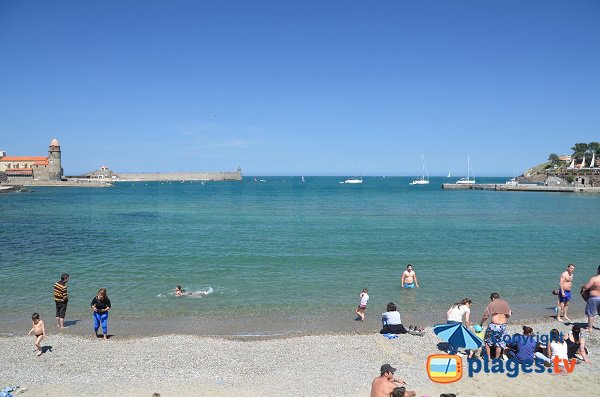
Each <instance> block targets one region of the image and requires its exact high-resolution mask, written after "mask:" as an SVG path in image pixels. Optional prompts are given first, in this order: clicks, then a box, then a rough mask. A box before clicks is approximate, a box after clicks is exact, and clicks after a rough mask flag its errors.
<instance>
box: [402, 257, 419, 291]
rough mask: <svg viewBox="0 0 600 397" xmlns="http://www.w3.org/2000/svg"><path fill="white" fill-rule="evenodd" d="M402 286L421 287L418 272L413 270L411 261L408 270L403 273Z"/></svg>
mask: <svg viewBox="0 0 600 397" xmlns="http://www.w3.org/2000/svg"><path fill="white" fill-rule="evenodd" d="M401 283H402V288H415V286H416V287H417V288H419V282H418V281H417V273H415V271H414V270H413V267H412V265H411V264H410V263H409V264H408V265H407V266H406V270H405V271H404V273H402V280H401Z"/></svg>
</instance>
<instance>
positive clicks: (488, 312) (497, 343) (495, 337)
mask: <svg viewBox="0 0 600 397" xmlns="http://www.w3.org/2000/svg"><path fill="white" fill-rule="evenodd" d="M490 299H491V300H492V301H491V302H490V304H489V305H488V306H487V307H486V309H485V311H484V312H483V317H482V318H481V322H480V323H479V325H481V326H482V327H483V324H484V323H485V322H486V321H487V319H488V318H490V317H491V319H490V325H489V326H488V327H487V329H486V331H485V341H484V342H485V352H486V353H487V356H488V357H491V356H490V351H491V347H492V346H494V347H495V348H496V352H495V357H494V358H499V357H500V354H501V353H502V349H504V348H505V347H506V341H505V339H504V336H505V335H508V334H507V332H506V323H507V322H508V318H509V317H510V316H511V314H512V311H511V310H510V306H509V305H508V303H507V302H506V301H504V300H502V299H500V295H499V294H498V293H497V292H494V293H492V294H491V295H490Z"/></svg>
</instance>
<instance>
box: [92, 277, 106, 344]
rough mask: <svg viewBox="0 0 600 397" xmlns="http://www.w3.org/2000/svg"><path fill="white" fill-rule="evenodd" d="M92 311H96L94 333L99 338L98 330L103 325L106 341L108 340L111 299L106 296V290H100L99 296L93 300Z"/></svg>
mask: <svg viewBox="0 0 600 397" xmlns="http://www.w3.org/2000/svg"><path fill="white" fill-rule="evenodd" d="M91 306H92V310H93V311H94V333H95V334H96V338H97V337H98V328H99V327H100V325H102V334H104V339H108V335H107V333H108V311H109V310H110V299H108V296H107V295H106V289H105V288H100V289H99V290H98V295H97V296H96V297H95V298H94V299H92V304H91Z"/></svg>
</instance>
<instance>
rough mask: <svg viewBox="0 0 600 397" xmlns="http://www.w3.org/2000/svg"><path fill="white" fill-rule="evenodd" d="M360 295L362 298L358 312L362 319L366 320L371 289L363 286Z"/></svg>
mask: <svg viewBox="0 0 600 397" xmlns="http://www.w3.org/2000/svg"><path fill="white" fill-rule="evenodd" d="M358 297H359V298H360V303H359V305H358V307H357V308H356V314H358V315H359V316H360V321H365V309H366V308H367V303H368V302H369V290H368V289H367V288H363V290H362V292H361V293H360V294H359V295H358Z"/></svg>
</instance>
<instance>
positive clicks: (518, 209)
mask: <svg viewBox="0 0 600 397" xmlns="http://www.w3.org/2000/svg"><path fill="white" fill-rule="evenodd" d="M260 179H265V180H266V182H254V179H253V178H252V177H246V178H245V179H244V181H243V182H209V183H206V184H204V185H202V184H200V183H198V182H185V183H181V182H172V183H166V182H164V183H161V182H151V183H143V182H135V183H118V184H117V185H116V186H115V187H113V188H107V189H94V188H33V191H32V192H29V193H13V194H2V195H0V243H1V247H0V285H1V288H0V302H2V305H1V308H0V319H1V320H5V321H8V320H15V319H21V318H23V319H25V320H26V321H29V320H28V319H29V318H30V316H31V313H32V312H34V311H38V312H40V313H43V314H44V315H45V316H46V317H47V318H49V319H50V318H53V317H54V304H53V300H52V285H53V283H54V282H55V281H56V280H57V279H58V278H59V276H60V274H61V273H63V272H68V273H70V275H71V280H70V282H69V294H70V302H69V309H68V312H67V319H69V318H75V319H82V321H83V320H85V321H88V317H89V316H88V314H89V304H90V301H91V300H92V298H93V297H94V296H95V293H96V292H97V290H98V288H100V287H105V288H107V290H108V295H109V297H110V299H111V301H112V304H113V310H112V311H111V318H113V319H115V318H116V319H125V320H130V321H137V320H142V319H144V320H148V319H157V320H161V319H162V320H168V321H178V322H179V323H186V322H187V321H191V322H194V321H196V323H198V322H200V319H201V322H203V323H204V324H210V327H209V328H210V329H202V330H201V331H199V332H203V333H213V332H216V331H215V329H223V328H228V330H227V331H226V332H224V333H233V334H236V333H242V334H243V333H244V332H246V331H247V332H258V333H260V332H266V333H268V332H271V331H270V330H274V329H276V330H277V332H291V331H294V332H295V331H310V330H312V329H313V328H314V324H315V323H322V322H323V321H325V322H327V321H328V320H324V319H334V320H331V323H332V324H337V325H335V327H337V328H341V329H343V330H350V331H352V330H354V329H355V328H356V326H357V325H356V322H355V321H354V316H353V314H354V308H355V306H356V305H357V304H358V294H359V292H360V291H361V289H362V288H363V287H367V288H369V294H370V296H371V300H370V301H369V306H368V309H367V317H368V318H369V319H371V321H373V323H371V324H372V326H373V327H376V325H375V324H376V321H377V320H376V318H378V316H379V314H380V313H381V312H383V311H384V309H385V305H386V304H387V302H389V301H394V302H396V303H398V304H399V306H400V311H401V313H403V314H404V315H405V316H408V317H409V318H415V316H418V315H425V314H426V315H428V316H430V317H431V318H432V319H439V320H440V321H442V320H444V319H445V318H444V316H445V312H446V310H447V308H448V307H449V305H450V304H451V303H452V302H455V301H458V300H460V299H461V298H463V297H470V298H471V299H473V300H474V302H475V306H474V309H473V310H474V312H477V313H479V311H480V310H483V307H484V306H485V305H486V304H487V302H488V299H489V294H490V292H494V291H497V292H499V293H500V294H501V296H502V297H503V298H505V299H507V300H508V301H509V302H510V303H511V304H512V305H513V309H514V310H515V312H516V313H517V314H518V313H519V312H520V313H529V314H531V315H537V314H539V315H540V316H542V315H548V314H549V312H548V308H549V307H551V306H552V304H553V302H554V297H553V296H552V295H551V294H550V291H551V290H552V289H553V288H556V286H557V283H558V278H559V275H560V273H561V272H562V271H563V270H564V268H565V266H566V265H567V264H568V263H574V264H575V265H576V271H575V285H576V286H577V288H578V286H579V285H581V284H583V283H584V282H585V281H587V279H588V278H589V277H590V276H591V275H593V274H594V273H595V269H596V268H597V266H598V265H599V264H600V244H599V243H598V236H600V222H598V219H599V216H598V215H600V196H598V195H588V194H567V193H538V192H535V193H533V192H532V193H524V192H494V191H445V190H442V189H441V183H443V182H453V181H454V178H452V179H451V180H449V179H448V178H432V183H431V184H430V185H428V186H409V185H408V182H410V180H411V178H408V177H387V178H382V177H366V178H364V183H363V184H362V185H345V184H340V183H338V182H339V181H341V180H343V179H344V178H342V177H308V176H306V177H305V180H306V182H305V183H302V182H301V180H300V177H261V178H260ZM506 179H508V178H499V179H498V178H495V179H494V178H478V181H479V182H481V183H494V182H495V183H503V182H504V181H505V180H506ZM407 263H412V264H413V265H414V268H415V270H416V272H417V276H418V280H419V283H420V285H421V288H420V289H418V290H414V291H413V290H411V291H401V290H400V276H401V274H402V272H403V270H404V269H405V267H406V264H407ZM177 284H180V285H182V286H183V287H184V288H185V289H187V290H188V291H205V292H209V294H208V295H207V296H190V297H183V298H181V297H179V298H178V297H175V296H174V295H173V290H174V287H175V285H177ZM574 295H577V294H574ZM575 299H576V300H577V299H579V300H580V298H579V297H578V296H576V298H575ZM578 314H580V313H578ZM478 315H479V314H478ZM478 315H477V316H478ZM477 316H476V317H477ZM289 318H295V319H296V320H294V321H288V320H287V319H289ZM190 319H191V320H190ZM228 319H229V320H232V319H237V320H238V321H237V322H233V323H231V322H227V321H229V320H228ZM240 319H242V320H244V319H246V320H247V322H246V321H245V320H244V321H242V320H240ZM286 321H288V322H286ZM278 322H279V326H274V324H277V323H278ZM346 322H347V323H348V325H347V326H346V325H344V324H346ZM246 323H247V324H252V326H248V329H247V330H245V329H244V327H245V325H244V324H246ZM231 324H234V325H231ZM260 324H263V325H264V326H263V325H260ZM311 324H313V325H311ZM86 326H87V325H86ZM1 327H2V326H1V322H0V328H1ZM231 327H235V330H232V329H231ZM303 327H304V328H305V329H303ZM317 328H318V327H317ZM315 329H316V328H315ZM1 331H2V330H1V329H0V332H1ZM273 332H275V331H273ZM217 333H218V332H217Z"/></svg>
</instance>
